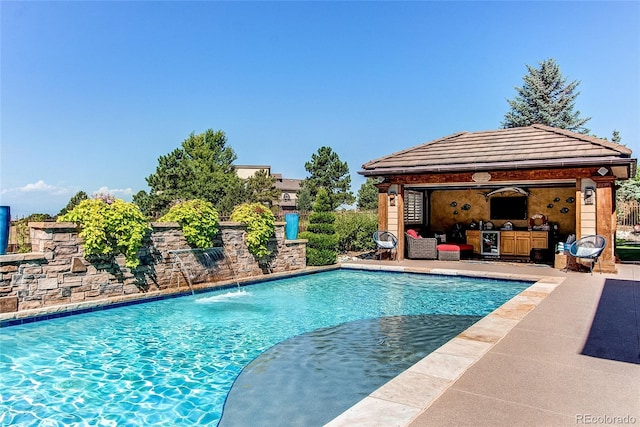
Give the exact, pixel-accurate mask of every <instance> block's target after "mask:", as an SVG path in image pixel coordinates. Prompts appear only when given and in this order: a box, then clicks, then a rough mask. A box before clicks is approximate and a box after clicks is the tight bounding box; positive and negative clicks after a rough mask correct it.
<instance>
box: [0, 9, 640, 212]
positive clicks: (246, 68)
mask: <svg viewBox="0 0 640 427" xmlns="http://www.w3.org/2000/svg"><path fill="white" fill-rule="evenodd" d="M0 24H1V30H0V31H1V34H0V35H1V40H0V43H1V44H0V47H1V50H0V60H1V61H0V127H1V128H0V138H1V140H0V143H1V150H0V155H1V158H0V167H1V171H0V180H1V181H0V204H2V205H10V206H11V209H12V214H13V216H14V217H21V216H25V215H28V214H30V213H34V212H46V213H50V214H55V213H57V212H58V211H59V210H60V209H61V208H63V207H64V206H65V205H66V204H67V202H68V201H69V199H70V198H71V197H72V196H73V195H74V194H75V193H76V192H77V191H80V190H83V191H85V192H87V193H88V194H92V193H95V192H98V191H102V192H111V193H112V194H114V195H116V196H118V197H122V198H124V199H126V200H130V199H131V195H132V194H133V193H136V192H137V191H139V190H148V187H147V185H146V181H145V178H146V177H147V176H148V175H150V174H151V173H153V172H154V171H155V168H156V166H157V161H158V157H159V156H161V155H164V154H167V153H169V152H170V151H172V150H173V149H175V148H178V147H179V146H180V144H181V143H182V141H183V140H184V139H185V138H187V136H188V135H189V134H190V133H191V132H195V133H200V132H203V131H205V130H206V129H208V128H212V129H215V130H218V129H220V130H223V131H224V132H225V133H226V135H227V138H228V143H229V145H230V146H231V147H232V148H233V149H234V150H235V152H236V154H237V156H238V159H237V160H236V164H258V165H271V167H272V172H274V173H282V174H283V175H284V176H285V177H289V178H304V177H306V176H307V173H306V171H305V169H304V163H305V162H306V161H308V160H310V158H311V155H312V154H313V153H315V152H317V150H318V148H320V147H321V146H325V145H326V146H330V147H332V149H333V150H334V151H335V152H337V153H338V155H339V156H340V158H341V159H342V160H343V161H346V162H347V163H348V165H349V167H350V170H351V178H352V190H353V191H354V193H356V192H357V190H358V188H359V187H360V185H361V184H362V182H364V179H363V178H362V177H361V176H360V175H358V174H357V171H358V170H360V166H361V165H362V164H363V163H365V162H367V161H369V160H371V159H374V158H377V157H380V156H383V155H386V154H389V153H392V152H395V151H398V150H401V149H404V148H408V147H410V146H414V145H417V144H420V143H423V142H427V141H430V140H432V139H435V138H439V137H442V136H446V135H449V134H452V133H454V132H458V131H462V130H467V131H479V130H488V129H497V128H499V127H500V122H501V121H502V119H503V116H504V114H505V113H506V112H507V111H508V108H509V107H508V104H507V101H506V100H507V99H511V98H513V97H514V96H515V94H516V92H515V89H514V87H515V86H519V85H521V84H522V77H523V76H524V75H525V74H526V72H527V70H526V65H527V64H529V65H534V66H535V65H537V64H538V63H539V62H540V61H542V60H544V59H547V58H554V59H555V60H556V62H557V63H558V64H559V65H560V68H561V70H562V73H563V75H564V76H565V77H567V79H568V80H569V81H572V80H579V81H581V84H580V86H579V88H578V89H579V91H580V92H581V94H580V95H579V96H578V99H577V105H576V109H578V110H580V111H581V113H582V116H583V117H589V116H590V117H592V119H591V121H589V122H588V123H587V127H589V128H590V129H591V131H592V133H593V134H595V135H598V136H601V137H607V138H610V137H611V133H612V131H613V130H614V129H616V130H618V131H619V132H620V134H621V136H622V143H623V144H625V145H627V146H628V147H629V148H631V149H632V150H633V151H634V157H637V156H638V153H640V120H639V119H640V59H639V57H640V30H639V28H640V3H638V2H615V1H607V2H457V1H452V2H426V1H425V2H295V1H292V2H215V1H200V2H189V1H181V2H177V1H176V2H172V1H165V2H154V1H137V2H126V1H113V2H110V1H107V2H94V1H73V2H56V1H43V2H33V1H18V2H12V1H0Z"/></svg>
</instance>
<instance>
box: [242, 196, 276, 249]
mask: <svg viewBox="0 0 640 427" xmlns="http://www.w3.org/2000/svg"><path fill="white" fill-rule="evenodd" d="M231 221H236V222H241V223H243V224H244V225H246V227H247V247H248V248H249V252H251V254H253V256H254V257H256V259H258V260H259V259H262V258H265V257H267V256H269V255H271V251H269V248H268V247H267V246H268V244H269V239H271V237H272V236H273V235H274V233H275V230H276V226H275V221H276V218H275V216H274V215H273V212H271V210H270V209H269V208H268V207H266V206H264V205H262V204H260V203H244V204H242V205H239V206H236V207H235V209H234V210H233V212H232V213H231Z"/></svg>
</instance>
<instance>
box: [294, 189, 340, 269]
mask: <svg viewBox="0 0 640 427" xmlns="http://www.w3.org/2000/svg"><path fill="white" fill-rule="evenodd" d="M335 220H336V217H335V214H334V213H333V212H332V210H331V201H330V199H329V195H328V193H327V190H325V189H324V188H321V189H320V190H318V195H317V196H316V201H315V203H314V205H313V212H312V213H311V214H310V215H309V224H308V225H307V231H305V232H304V233H301V235H300V237H301V238H302V239H307V240H309V243H308V244H307V265H330V264H335V263H336V257H337V252H336V249H337V246H338V235H337V234H336V231H335V230H336V229H335V224H334V223H335Z"/></svg>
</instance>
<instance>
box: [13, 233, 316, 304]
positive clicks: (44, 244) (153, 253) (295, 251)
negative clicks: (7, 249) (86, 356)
mask: <svg viewBox="0 0 640 427" xmlns="http://www.w3.org/2000/svg"><path fill="white" fill-rule="evenodd" d="M151 226H152V232H151V233H149V234H148V235H147V236H146V238H145V241H144V242H143V247H142V248H141V249H140V251H139V254H138V255H139V257H140V261H141V262H140V266H138V267H136V268H134V269H129V268H127V267H125V265H124V261H125V260H124V257H123V256H118V257H115V258H102V259H100V258H95V257H85V256H84V250H83V246H82V241H81V239H80V237H79V236H78V233H79V232H80V229H78V228H77V227H76V226H75V224H73V223H47V222H44V223H30V224H29V227H30V237H31V249H32V252H30V253H26V254H12V255H2V256H0V313H8V312H20V311H24V310H31V309H39V308H44V307H50V306H56V305H66V304H73V303H82V302H90V301H100V300H109V299H122V297H124V296H131V295H135V294H139V295H140V296H144V294H146V293H148V292H152V291H163V292H184V291H186V290H188V289H189V287H205V286H209V285H212V284H213V285H215V284H216V283H220V282H234V281H240V280H243V279H246V278H251V277H256V276H262V275H264V274H269V273H280V272H286V271H293V270H301V269H304V268H305V267H306V241H305V240H285V235H284V226H285V223H283V222H282V223H280V222H279V223H276V231H275V236H274V238H272V239H271V241H270V243H269V247H270V249H271V251H272V256H271V257H270V258H269V259H267V260H266V261H263V262H262V263H259V262H258V261H257V260H256V259H255V258H254V257H253V255H252V254H251V253H250V252H249V250H248V248H247V245H246V243H245V237H246V229H245V228H244V226H242V225H241V224H238V223H232V222H223V223H221V224H220V233H219V234H218V236H217V238H216V241H215V242H214V246H215V247H217V249H212V250H204V251H202V250H191V249H190V247H189V245H188V244H187V242H186V240H185V238H184V236H183V234H182V231H181V229H180V226H179V225H178V224H177V223H152V224H151Z"/></svg>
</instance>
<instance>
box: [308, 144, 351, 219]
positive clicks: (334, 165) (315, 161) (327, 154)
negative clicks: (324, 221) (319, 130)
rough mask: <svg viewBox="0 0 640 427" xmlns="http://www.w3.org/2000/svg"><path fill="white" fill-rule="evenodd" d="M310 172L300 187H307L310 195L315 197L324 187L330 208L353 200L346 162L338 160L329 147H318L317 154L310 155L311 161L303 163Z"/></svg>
mask: <svg viewBox="0 0 640 427" xmlns="http://www.w3.org/2000/svg"><path fill="white" fill-rule="evenodd" d="M304 168H305V169H306V170H307V172H309V173H310V174H311V176H309V177H307V178H305V180H304V181H302V187H305V188H307V189H309V191H310V193H311V197H314V198H315V197H316V194H318V190H319V189H320V188H324V189H325V190H327V194H328V195H329V201H330V203H331V209H332V210H333V209H336V208H337V207H338V206H340V205H341V204H343V203H345V204H351V203H353V202H355V197H354V196H353V193H352V192H351V176H350V175H349V166H348V165H347V162H342V161H340V157H339V156H338V154H337V153H335V152H333V150H331V148H330V147H320V148H319V149H318V153H317V154H312V155H311V161H309V162H306V163H305V164H304Z"/></svg>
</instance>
